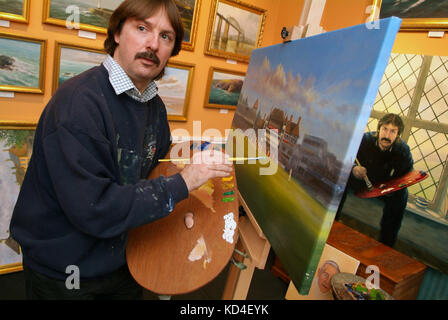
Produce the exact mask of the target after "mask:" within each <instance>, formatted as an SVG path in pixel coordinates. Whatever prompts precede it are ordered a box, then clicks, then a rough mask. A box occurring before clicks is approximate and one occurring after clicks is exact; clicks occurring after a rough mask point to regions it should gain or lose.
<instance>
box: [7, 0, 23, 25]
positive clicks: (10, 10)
mask: <svg viewBox="0 0 448 320" xmlns="http://www.w3.org/2000/svg"><path fill="white" fill-rule="evenodd" d="M4 6H7V7H4ZM20 7H22V10H20V9H19V8H20ZM29 19H30V0H9V1H8V2H7V3H6V4H4V5H3V4H2V5H0V20H9V21H14V22H21V23H28V22H29Z"/></svg>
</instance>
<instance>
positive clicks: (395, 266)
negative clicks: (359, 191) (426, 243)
mask: <svg viewBox="0 0 448 320" xmlns="http://www.w3.org/2000/svg"><path fill="white" fill-rule="evenodd" d="M327 243H328V244H329V245H331V246H333V247H335V248H336V249H338V250H341V251H342V252H344V253H346V254H348V255H350V256H352V257H354V258H355V259H358V260H359V262H360V263H359V267H358V271H357V272H356V274H357V275H358V276H361V277H363V278H367V277H368V276H370V275H371V273H366V268H367V266H369V265H376V266H378V268H379V271H380V287H381V289H383V290H384V291H386V292H387V293H389V294H390V295H391V296H392V297H393V298H394V299H408V300H414V299H416V298H417V295H418V291H419V289H420V285H421V283H422V281H423V277H424V275H425V270H426V266H425V265H424V264H423V263H421V262H419V261H417V260H415V259H412V258H410V257H408V256H406V255H404V254H403V253H401V252H398V251H396V250H394V249H392V248H391V247H388V246H386V245H384V244H382V243H380V242H378V241H376V240H374V239H372V238H370V237H368V236H366V235H365V234H362V233H360V232H358V231H356V230H353V229H351V228H349V227H347V226H346V225H344V224H342V223H340V222H337V221H335V222H334V223H333V227H332V228H331V231H330V235H329V236H328V239H327Z"/></svg>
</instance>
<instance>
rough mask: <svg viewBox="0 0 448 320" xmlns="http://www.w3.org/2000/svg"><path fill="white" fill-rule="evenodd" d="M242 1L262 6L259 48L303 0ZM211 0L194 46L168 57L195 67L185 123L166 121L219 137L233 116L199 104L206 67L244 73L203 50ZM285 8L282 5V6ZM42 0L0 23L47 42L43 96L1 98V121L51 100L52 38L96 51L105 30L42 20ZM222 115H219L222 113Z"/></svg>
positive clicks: (240, 65) (203, 7)
mask: <svg viewBox="0 0 448 320" xmlns="http://www.w3.org/2000/svg"><path fill="white" fill-rule="evenodd" d="M243 3H245V4H249V5H253V6H256V7H258V8H260V9H264V10H266V20H265V25H264V33H263V38H262V43H261V46H268V45H272V44H276V43H279V42H280V41H281V37H280V32H281V28H282V26H284V25H296V24H297V23H298V20H299V17H300V10H301V7H302V5H303V0H282V7H280V6H279V5H278V2H277V1H274V0H244V1H243ZM211 6H212V1H210V0H202V1H200V7H199V8H200V11H199V19H198V26H197V33H196V39H195V43H194V50H193V51H187V50H182V51H181V52H180V54H179V55H178V56H176V57H174V58H172V61H173V62H185V63H189V64H193V65H195V70H194V78H193V83H192V86H191V92H190V101H189V108H188V112H187V115H186V116H187V121H186V122H174V121H173V122H170V126H171V129H176V128H183V129H186V130H188V131H189V132H191V133H190V134H191V135H193V131H192V128H193V121H195V120H202V125H201V127H202V130H205V129H208V128H217V129H218V130H220V131H221V132H222V134H223V135H224V132H225V131H224V130H225V129H226V128H229V127H230V125H231V122H232V119H233V113H234V111H233V110H220V109H211V108H204V99H205V94H206V85H207V77H208V72H209V68H210V67H211V66H213V67H217V68H223V69H226V70H229V71H239V72H246V69H247V63H244V62H239V61H238V62H236V64H235V63H234V61H229V62H228V61H227V59H225V58H219V57H213V56H208V55H205V54H204V49H205V45H206V40H207V39H206V35H207V28H208V22H209V13H210V11H211ZM285 8H287V9H286V10H285ZM43 10H44V1H42V0H31V1H30V18H29V22H28V23H27V24H25V23H18V22H10V27H9V28H7V27H0V32H7V33H12V34H15V35H22V36H27V37H32V38H38V39H45V40H46V41H47V53H46V59H45V62H46V67H45V91H44V94H30V93H15V94H14V98H2V97H0V121H12V122H37V121H38V119H39V116H40V114H41V112H42V110H43V108H44V107H45V105H46V104H47V102H48V101H49V100H50V98H51V95H52V85H53V70H54V61H55V59H56V57H55V53H54V52H55V43H56V41H59V42H64V43H68V44H73V45H80V46H84V47H90V48H97V49H101V48H102V46H103V42H104V40H105V34H101V33H97V34H96V40H91V39H85V38H81V37H79V36H78V30H74V29H73V30H69V29H66V28H65V27H62V26H56V25H50V24H46V23H43V18H42V17H43ZM223 111H224V112H226V113H222V112H223Z"/></svg>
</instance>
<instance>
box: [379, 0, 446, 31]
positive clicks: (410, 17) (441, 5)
mask: <svg viewBox="0 0 448 320" xmlns="http://www.w3.org/2000/svg"><path fill="white" fill-rule="evenodd" d="M373 8H374V10H375V11H374V12H373V14H372V17H375V18H378V17H379V18H380V19H383V18H387V17H392V16H395V17H399V18H402V19H403V22H402V24H401V28H402V29H406V30H430V29H448V3H447V1H436V0H426V1H421V0H406V1H405V0H398V1H397V0H373Z"/></svg>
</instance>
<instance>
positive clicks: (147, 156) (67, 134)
mask: <svg viewBox="0 0 448 320" xmlns="http://www.w3.org/2000/svg"><path fill="white" fill-rule="evenodd" d="M108 77H109V75H108V73H107V71H106V69H105V68H104V67H103V66H99V67H95V68H92V69H90V70H88V71H86V72H84V73H82V74H80V75H79V76H76V77H74V78H72V79H70V80H68V81H66V82H64V83H63V84H62V85H61V87H60V88H59V89H58V91H57V92H56V93H55V95H54V96H53V98H52V99H51V100H50V102H49V103H48V105H47V106H46V108H45V110H44V112H43V113H42V115H41V118H40V120H39V123H38V126H37V129H36V135H35V141H34V147H33V154H32V157H31V160H30V163H29V166H28V170H27V173H26V176H25V179H24V182H23V185H22V188H21V190H20V194H19V197H18V200H17V204H16V207H15V209H14V212H13V216H12V219H11V226H10V230H11V234H12V236H13V238H14V239H15V240H16V241H17V242H18V243H19V244H20V245H21V247H22V250H23V261H24V264H27V265H28V266H29V267H31V268H32V269H34V270H36V271H38V272H40V273H43V274H45V275H48V276H50V277H54V278H58V279H65V278H66V277H67V276H68V275H67V274H66V273H65V270H66V267H67V266H68V265H76V266H78V267H79V270H80V275H81V278H94V277H100V276H102V275H105V274H107V273H110V272H112V271H114V270H116V269H118V268H120V267H121V266H123V265H125V263H126V261H125V248H126V240H127V232H128V231H129V230H130V229H131V228H134V227H137V226H140V225H143V224H146V223H149V222H151V221H154V220H156V219H159V218H162V217H164V216H166V215H167V214H169V213H170V212H171V211H172V210H173V207H174V205H175V204H176V203H178V202H179V201H181V200H183V199H185V198H186V197H187V196H188V189H187V187H186V185H185V182H184V180H183V179H182V177H181V176H180V174H177V175H174V176H171V177H163V176H162V177H159V178H157V179H152V180H146V178H147V176H148V174H149V172H150V171H151V170H152V169H153V168H154V166H155V165H157V163H158V161H157V160H158V159H160V158H163V157H164V156H165V155H166V154H167V152H168V149H169V146H170V143H171V137H170V131H169V126H168V121H167V115H166V110H165V106H164V104H163V102H162V100H161V99H160V97H159V96H156V97H155V98H153V99H152V100H150V101H149V102H148V103H140V102H137V101H135V100H134V99H132V98H130V97H129V96H128V95H127V94H125V93H123V94H121V95H119V96H117V95H116V94H115V92H114V90H113V88H112V86H111V84H110V82H109V79H108Z"/></svg>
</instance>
